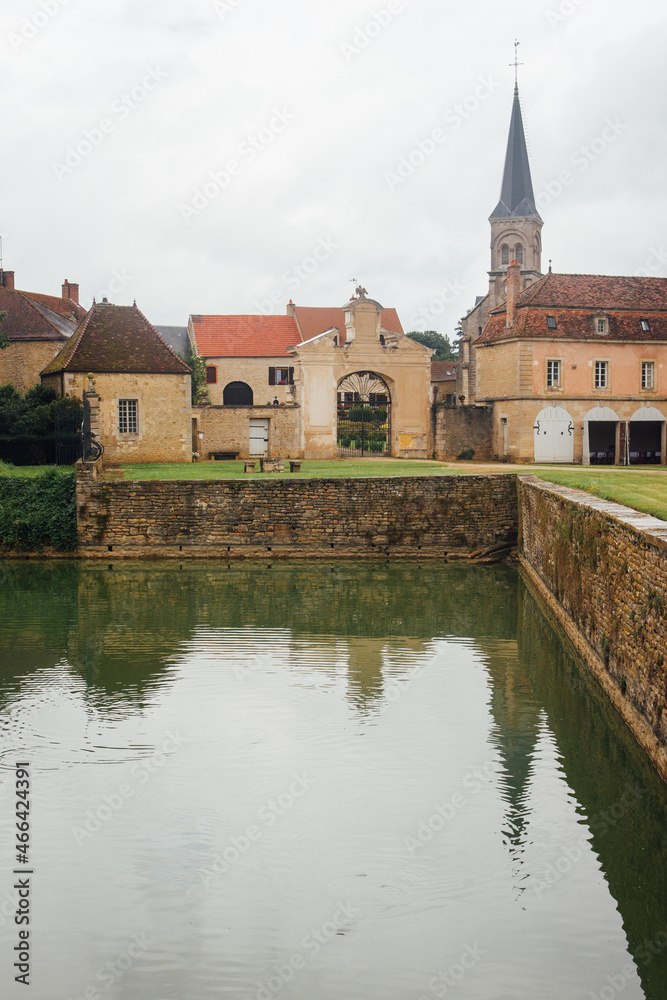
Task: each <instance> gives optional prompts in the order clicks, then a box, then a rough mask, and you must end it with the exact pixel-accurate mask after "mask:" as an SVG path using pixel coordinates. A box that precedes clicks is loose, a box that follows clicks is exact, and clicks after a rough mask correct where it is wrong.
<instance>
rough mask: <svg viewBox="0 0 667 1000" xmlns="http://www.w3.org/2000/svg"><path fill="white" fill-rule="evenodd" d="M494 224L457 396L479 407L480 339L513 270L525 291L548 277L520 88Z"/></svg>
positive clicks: (468, 321) (467, 323)
mask: <svg viewBox="0 0 667 1000" xmlns="http://www.w3.org/2000/svg"><path fill="white" fill-rule="evenodd" d="M489 223H490V225H491V269H490V271H489V290H488V292H487V293H486V295H480V296H478V298H477V300H476V302H475V305H474V306H473V308H472V309H471V310H470V312H469V313H468V314H467V315H466V316H464V318H463V319H462V320H461V327H462V329H463V337H462V341H461V347H460V352H459V361H460V364H459V369H458V376H457V392H458V396H459V401H460V402H464V403H474V402H475V398H476V390H475V349H474V344H475V341H476V339H477V338H478V337H479V336H480V334H481V333H482V330H483V329H484V327H485V326H486V324H487V322H488V320H489V315H490V313H491V311H492V310H493V309H495V308H497V307H498V306H500V305H502V304H503V303H504V302H505V296H506V288H507V268H508V266H509V264H511V263H512V261H513V260H517V261H518V263H519V266H520V268H521V288H522V289H525V288H527V287H528V286H529V285H530V284H532V283H533V282H534V281H537V280H538V279H539V278H540V277H541V276H542V270H541V269H542V226H543V225H544V223H543V222H542V219H541V218H540V214H539V212H538V211H537V206H536V204H535V195H534V193H533V182H532V178H531V175H530V163H529V161H528V148H527V146H526V135H525V132H524V128H523V117H522V115H521V103H520V101H519V88H518V86H517V85H516V83H515V86H514V100H513V103H512V115H511V118H510V128H509V136H508V139H507V151H506V153H505V167H504V170H503V179H502V186H501V190H500V201H499V202H498V204H497V205H496V207H495V208H494V210H493V212H492V213H491V215H490V216H489Z"/></svg>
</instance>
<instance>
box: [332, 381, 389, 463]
mask: <svg viewBox="0 0 667 1000" xmlns="http://www.w3.org/2000/svg"><path fill="white" fill-rule="evenodd" d="M337 412H338V454H339V456H345V457H348V458H356V457H360V456H362V455H378V456H379V455H390V454H391V394H390V392H389V387H388V385H387V383H386V382H385V381H384V379H382V378H381V377H380V376H379V375H376V374H375V372H354V374H352V375H348V376H347V377H346V378H344V379H343V381H342V382H341V383H340V385H339V386H338V400H337Z"/></svg>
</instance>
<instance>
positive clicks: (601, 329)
mask: <svg viewBox="0 0 667 1000" xmlns="http://www.w3.org/2000/svg"><path fill="white" fill-rule="evenodd" d="M594 324H595V326H594V327H593V329H594V330H595V332H596V333H597V334H599V335H600V336H601V337H604V336H605V334H607V333H609V322H608V320H607V317H606V316H596V317H595V320H594Z"/></svg>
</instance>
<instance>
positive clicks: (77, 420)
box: [55, 406, 82, 465]
mask: <svg viewBox="0 0 667 1000" xmlns="http://www.w3.org/2000/svg"><path fill="white" fill-rule="evenodd" d="M55 417H56V419H55V439H56V465H74V463H75V462H78V460H79V459H80V458H81V454H82V438H81V421H82V408H81V407H80V406H77V407H68V408H67V409H62V410H56V414H55Z"/></svg>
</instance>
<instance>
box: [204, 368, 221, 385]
mask: <svg viewBox="0 0 667 1000" xmlns="http://www.w3.org/2000/svg"><path fill="white" fill-rule="evenodd" d="M217 381H218V369H217V368H216V367H215V365H206V384H207V385H215V383H216V382H217Z"/></svg>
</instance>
